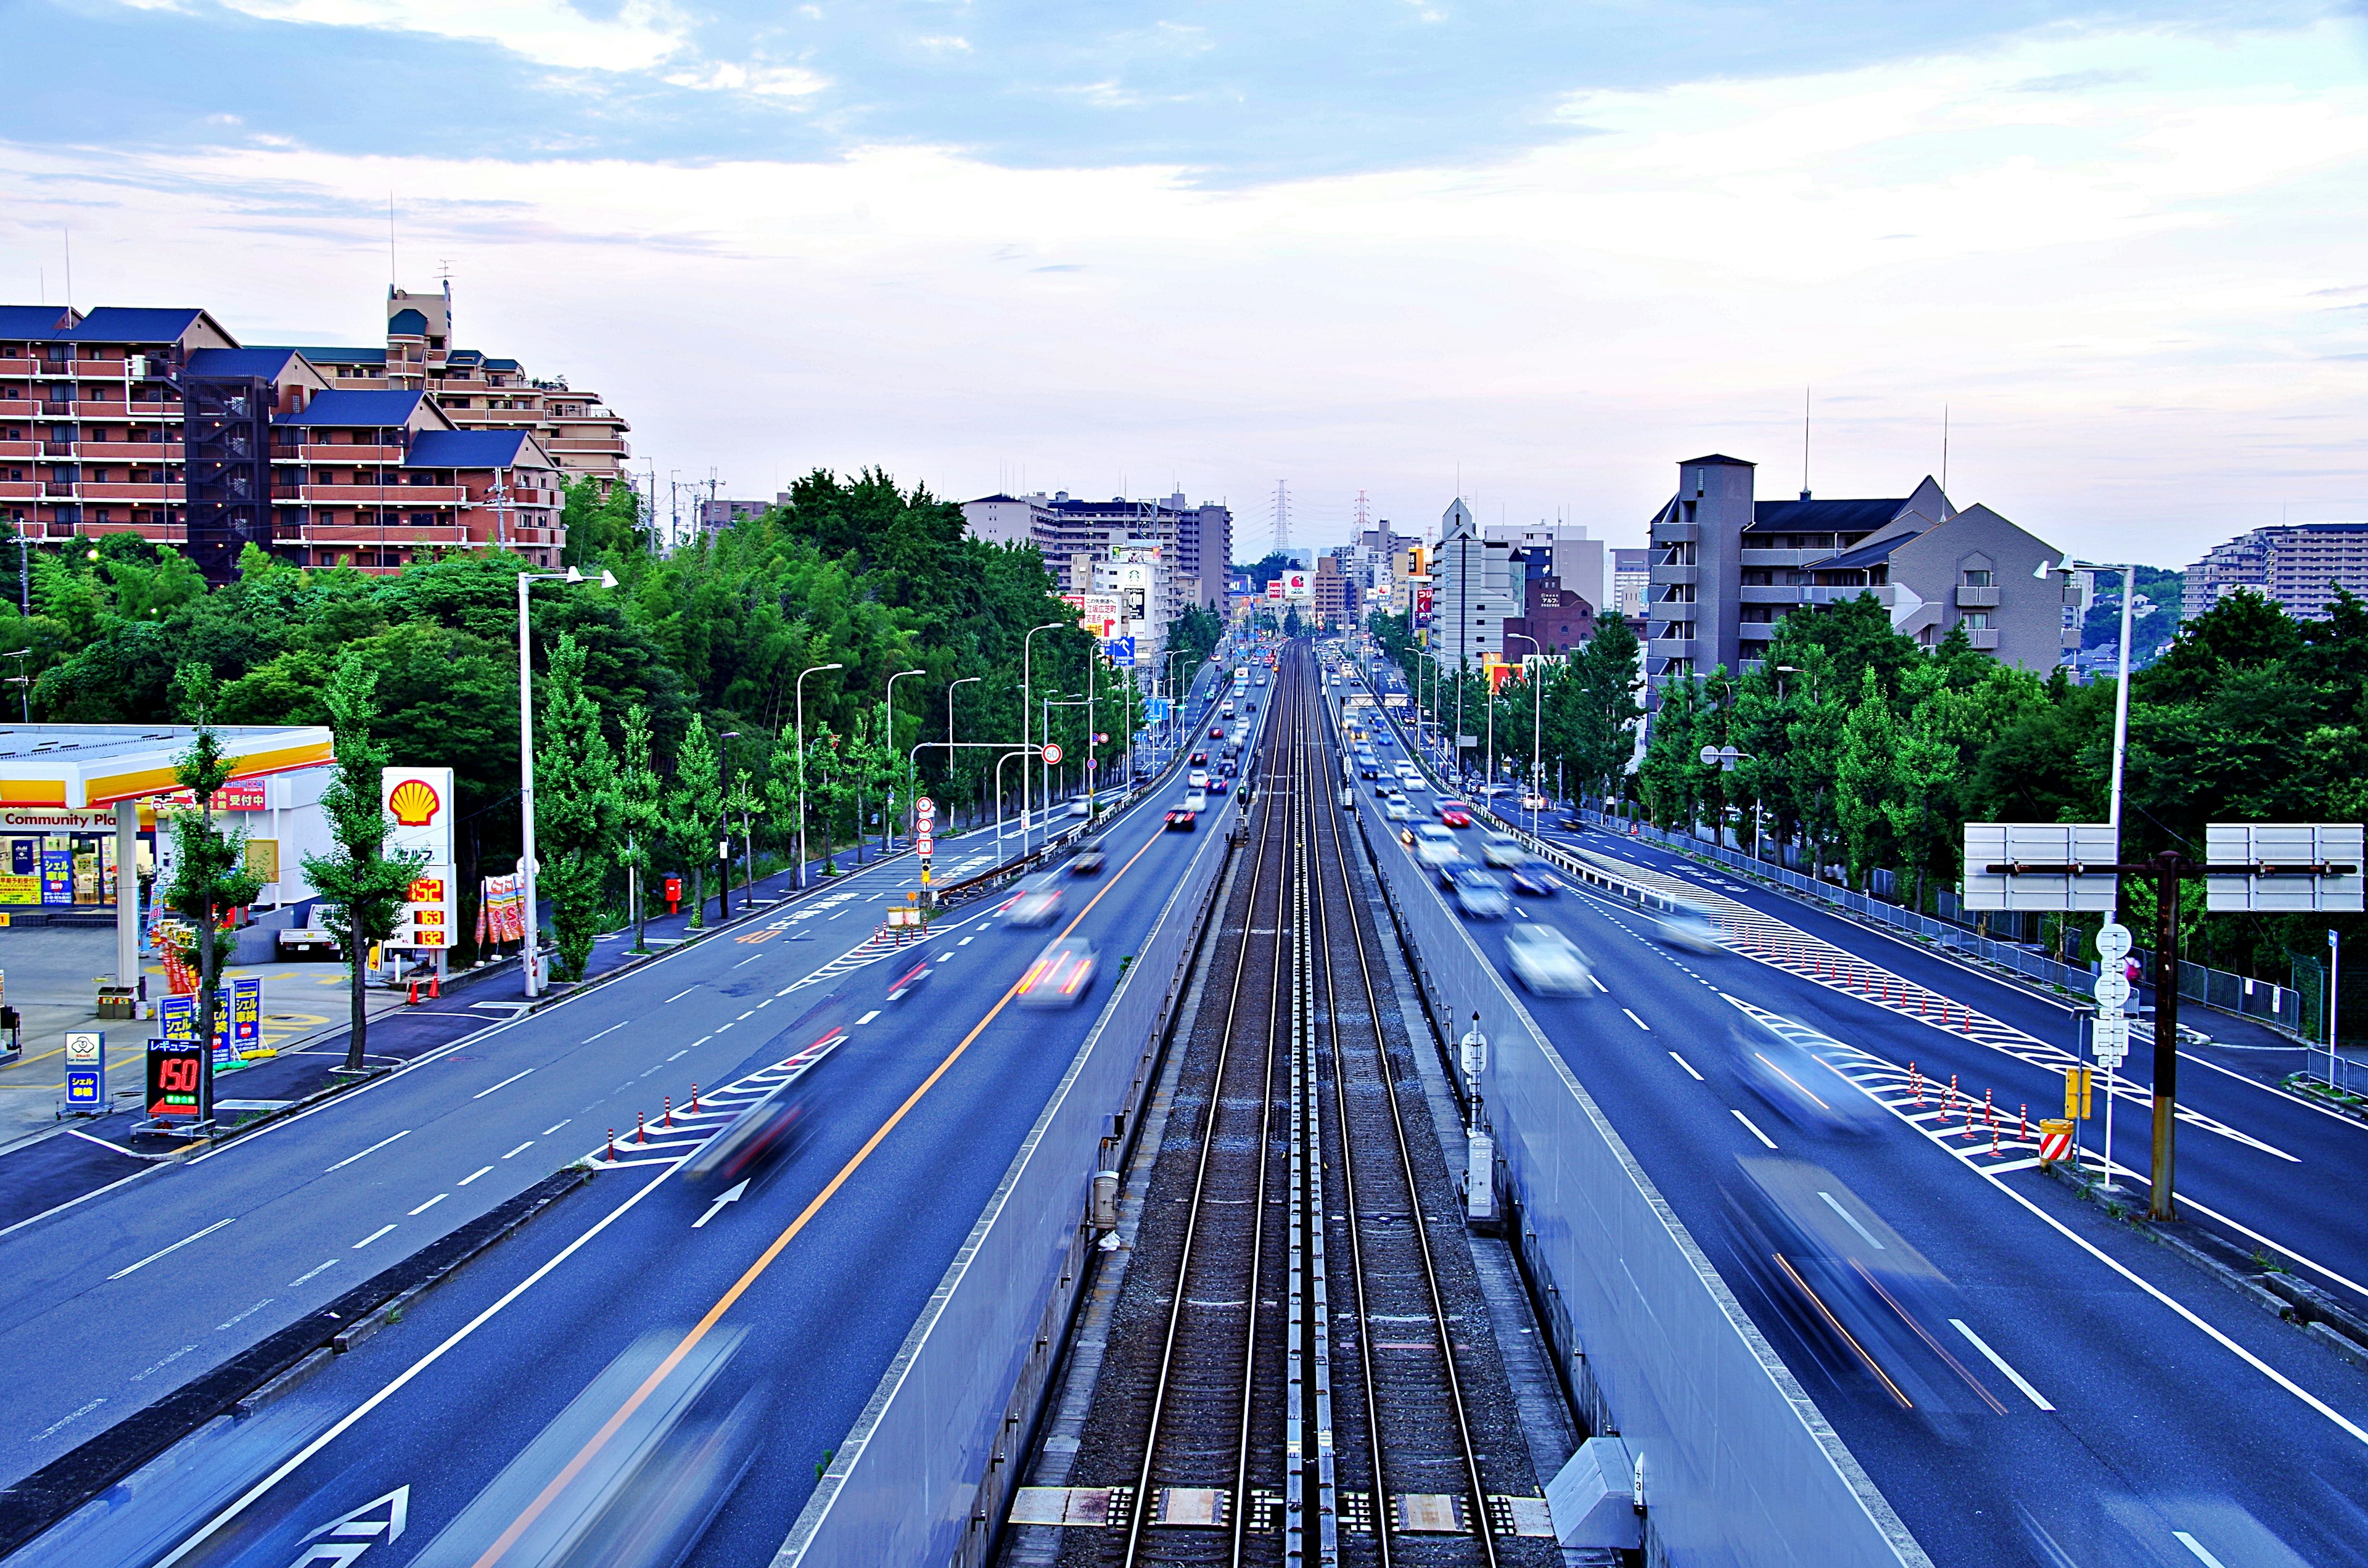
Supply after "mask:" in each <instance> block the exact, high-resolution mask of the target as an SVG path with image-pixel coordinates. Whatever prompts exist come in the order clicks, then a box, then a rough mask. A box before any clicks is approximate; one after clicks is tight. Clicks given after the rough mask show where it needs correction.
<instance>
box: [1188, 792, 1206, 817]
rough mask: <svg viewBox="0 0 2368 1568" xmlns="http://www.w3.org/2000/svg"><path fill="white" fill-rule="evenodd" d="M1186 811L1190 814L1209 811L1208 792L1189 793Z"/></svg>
mask: <svg viewBox="0 0 2368 1568" xmlns="http://www.w3.org/2000/svg"><path fill="white" fill-rule="evenodd" d="M1184 809H1185V810H1186V811H1188V812H1205V811H1207V810H1208V809H1209V795H1208V791H1206V790H1192V791H1190V793H1188V794H1187V795H1186V796H1185V797H1184Z"/></svg>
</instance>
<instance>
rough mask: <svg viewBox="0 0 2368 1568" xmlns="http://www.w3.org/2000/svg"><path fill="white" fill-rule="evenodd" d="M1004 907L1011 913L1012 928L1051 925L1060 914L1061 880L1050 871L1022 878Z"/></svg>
mask: <svg viewBox="0 0 2368 1568" xmlns="http://www.w3.org/2000/svg"><path fill="white" fill-rule="evenodd" d="M1005 907H1006V908H1008V909H1009V910H1010V911H1011V923H1012V924H1013V925H1014V926H1049V925H1051V924H1052V923H1053V916H1055V915H1059V914H1060V913H1061V879H1060V878H1059V877H1058V876H1056V875H1055V874H1053V872H1051V871H1040V872H1038V873H1037V874H1036V875H1035V876H1032V877H1022V878H1021V879H1020V881H1019V889H1018V890H1017V891H1016V892H1013V894H1012V895H1011V902H1010V903H1008V904H1007V905H1006V906H1005Z"/></svg>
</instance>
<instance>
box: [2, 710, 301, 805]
mask: <svg viewBox="0 0 2368 1568" xmlns="http://www.w3.org/2000/svg"><path fill="white" fill-rule="evenodd" d="M196 735H197V731H196V730H195V729H193V728H191V727H190V726H188V725H186V724H154V725H142V724H18V725H9V726H7V727H6V728H0V829H5V828H6V827H10V826H15V827H20V828H26V829H34V828H39V827H42V826H49V825H51V824H56V823H58V821H59V813H62V812H96V811H100V810H103V809H105V808H108V807H111V806H113V805H114V804H115V803H116V802H117V801H132V800H142V799H144V798H146V797H149V796H152V795H168V794H171V793H173V792H174V791H175V790H178V789H179V788H180V787H181V784H180V780H179V779H177V778H175V777H174V776H173V765H174V763H175V762H176V761H177V760H178V759H179V758H180V757H181V756H182V755H183V754H185V753H186V752H188V749H189V744H190V742H191V741H192V740H194V739H195V737H196ZM214 735H215V738H216V739H217V740H218V741H219V742H220V743H221V745H222V754H223V756H225V757H226V758H228V759H229V762H230V765H231V778H233V779H240V778H264V777H266V776H268V775H269V774H274V773H286V772H290V771H291V770H293V769H296V768H300V767H315V766H317V765H319V764H321V763H324V762H327V761H330V760H331V759H332V758H333V757H334V756H335V755H336V754H335V751H334V748H333V747H332V745H331V744H330V740H331V737H330V732H329V731H328V729H327V728H326V727H325V726H323V725H315V724H302V725H283V724H226V725H217V726H216V727H215V730H214ZM20 815H21V816H23V817H24V818H26V819H27V820H25V821H23V822H21V823H19V822H16V821H14V820H12V819H13V818H15V817H17V816H20Z"/></svg>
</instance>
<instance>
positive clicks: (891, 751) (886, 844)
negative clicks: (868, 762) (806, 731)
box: [798, 670, 928, 855]
mask: <svg viewBox="0 0 2368 1568" xmlns="http://www.w3.org/2000/svg"><path fill="white" fill-rule="evenodd" d="M927 674H928V671H927V670H898V671H897V672H896V673H895V674H894V675H893V676H889V677H888V733H887V735H886V736H885V737H883V738H884V739H885V740H886V741H887V743H888V755H889V756H895V755H896V683H897V682H898V681H900V680H903V679H904V678H905V676H917V675H927ZM798 749H799V750H800V751H801V752H803V751H804V749H805V748H804V747H803V745H801V746H800V747H799V748H798ZM911 803H912V802H911V801H906V802H905V804H907V805H910V804H911ZM798 820H799V821H801V822H803V821H804V820H805V812H804V811H803V810H801V811H800V812H798ZM895 847H896V797H895V796H894V794H893V793H892V794H891V795H890V796H889V797H888V812H887V815H885V816H884V817H882V819H881V823H880V853H882V855H886V854H889V853H891V852H893V851H894V849H895Z"/></svg>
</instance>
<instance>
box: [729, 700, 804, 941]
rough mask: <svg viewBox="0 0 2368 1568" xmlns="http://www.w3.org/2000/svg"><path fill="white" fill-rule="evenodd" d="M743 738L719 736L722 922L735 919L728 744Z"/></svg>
mask: <svg viewBox="0 0 2368 1568" xmlns="http://www.w3.org/2000/svg"><path fill="white" fill-rule="evenodd" d="M739 738H740V732H739V731H737V730H726V731H724V732H723V733H722V734H720V735H718V736H716V737H715V788H716V791H717V793H718V794H720V795H721V796H722V797H723V843H721V844H719V845H717V846H716V848H717V849H718V850H720V851H721V853H719V854H718V855H717V856H716V857H715V858H716V860H717V861H718V862H719V863H720V865H719V869H718V870H717V871H716V875H717V876H718V877H719V878H721V879H722V881H723V886H722V887H721V888H720V889H718V890H717V892H718V902H717V906H716V916H715V917H716V919H717V921H718V922H719V923H720V922H722V921H725V920H729V919H731V918H732V748H731V747H730V746H728V745H726V744H724V743H725V742H726V741H736V740H738V739H739ZM801 762H802V763H803V759H801ZM798 885H799V886H800V887H803V886H804V885H805V884H804V883H803V882H800V883H799V884H798Z"/></svg>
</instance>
